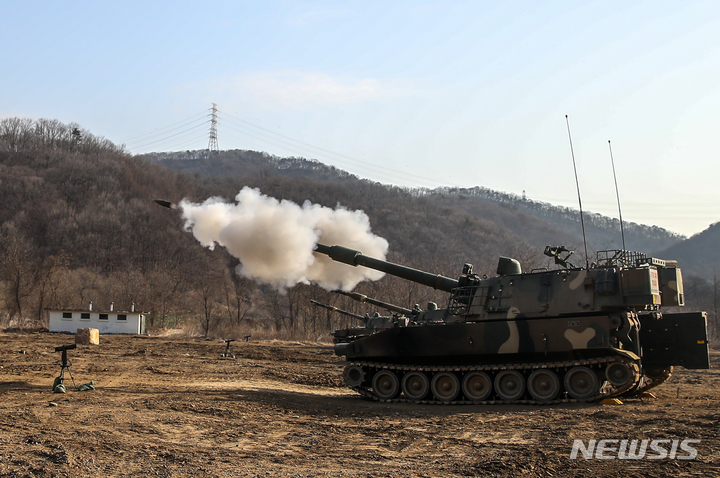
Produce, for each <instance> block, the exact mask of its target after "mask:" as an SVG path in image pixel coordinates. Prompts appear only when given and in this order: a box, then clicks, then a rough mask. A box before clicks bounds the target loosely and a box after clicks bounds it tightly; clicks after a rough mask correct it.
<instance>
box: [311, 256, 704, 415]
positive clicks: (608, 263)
mask: <svg viewBox="0 0 720 478" xmlns="http://www.w3.org/2000/svg"><path fill="white" fill-rule="evenodd" d="M316 252H317V253H321V254H325V255H327V256H329V257H330V258H331V259H333V260H335V261H338V262H343V263H345V264H348V265H351V266H364V267H369V268H372V269H376V270H380V271H383V272H385V273H387V274H391V275H395V276H398V277H401V278H404V279H407V280H410V281H414V282H417V283H420V284H423V285H426V286H429V287H434V288H435V289H438V290H442V291H445V292H448V293H449V294H450V295H449V299H448V306H447V307H446V308H438V307H437V306H436V305H435V304H434V303H430V304H428V307H427V309H425V310H420V309H419V308H418V307H416V308H414V309H412V310H410V309H404V308H401V307H397V306H392V307H393V308H395V309H392V308H390V310H391V311H392V312H393V317H394V318H393V320H392V326H388V327H383V328H374V329H373V330H369V329H368V328H367V327H361V328H356V327H352V328H349V329H343V330H339V331H335V333H334V336H335V342H336V343H335V347H334V348H335V353H336V354H337V355H339V356H345V357H346V358H347V360H348V364H347V366H346V367H345V370H344V372H343V377H344V380H345V383H346V384H347V385H348V387H350V388H351V389H353V390H356V391H357V392H359V393H360V394H362V395H364V396H366V397H368V398H372V399H375V400H382V401H413V402H422V403H496V402H501V403H558V402H562V401H598V400H601V399H603V398H610V397H617V396H623V395H633V394H638V393H641V392H645V391H647V390H648V389H650V388H652V387H654V386H657V385H659V384H660V383H662V382H664V381H665V380H667V379H668V378H669V376H670V374H671V372H672V368H673V366H683V367H685V368H689V369H707V368H709V351H708V344H707V316H706V314H705V313H704V312H692V313H662V312H661V307H675V306H682V305H684V294H683V286H682V275H681V272H680V269H679V268H678V267H677V263H676V262H674V261H664V260H660V259H655V258H651V257H646V256H645V255H644V254H639V253H635V252H629V251H603V252H600V253H599V254H598V260H597V262H596V263H594V264H592V265H589V266H588V267H584V268H583V267H575V266H573V265H572V264H571V263H570V262H569V261H568V258H569V255H570V254H571V251H568V250H566V249H565V248H564V247H548V248H546V250H545V254H546V255H548V256H550V257H553V258H555V263H556V264H558V265H560V266H561V267H560V268H559V269H556V270H547V269H543V270H539V271H532V272H529V273H523V272H522V270H521V267H520V264H519V262H518V261H516V260H514V259H510V258H506V257H501V258H500V260H499V264H498V268H497V276H496V277H491V278H486V277H483V278H481V277H479V276H478V275H477V274H474V273H473V270H472V265H470V264H466V265H465V266H464V268H463V271H462V274H461V275H460V277H459V278H458V279H452V278H449V277H444V276H441V275H437V274H432V273H428V272H423V271H419V270H417V269H412V268H409V267H405V266H402V265H398V264H393V263H390V262H386V261H382V260H378V259H374V258H371V257H367V256H364V255H362V253H360V252H359V251H355V250H352V249H348V248H345V247H342V246H326V245H323V244H318V246H317V248H316ZM349 295H351V296H352V294H349ZM363 297H364V296H360V295H359V294H356V297H354V298H355V299H357V300H361V301H367V298H365V299H364V300H363V299H362V298H363ZM376 302H379V301H376ZM383 304H384V303H383ZM376 305H380V304H377V303H376ZM385 305H389V304H385ZM386 308H387V307H386ZM358 329H362V330H358Z"/></svg>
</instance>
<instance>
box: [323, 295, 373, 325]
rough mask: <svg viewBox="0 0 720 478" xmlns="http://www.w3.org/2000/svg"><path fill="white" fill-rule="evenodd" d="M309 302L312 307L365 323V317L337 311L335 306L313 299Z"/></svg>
mask: <svg viewBox="0 0 720 478" xmlns="http://www.w3.org/2000/svg"><path fill="white" fill-rule="evenodd" d="M310 302H311V303H312V304H314V305H317V306H318V307H324V308H326V309H328V310H332V311H333V312H338V313H340V314H343V315H347V316H348V317H352V318H354V319H360V320H362V321H367V317H365V316H362V315H358V314H353V313H352V312H348V311H347V310H342V309H338V308H337V307H335V306H332V305H327V304H323V303H322V302H318V301H316V300H314V299H310Z"/></svg>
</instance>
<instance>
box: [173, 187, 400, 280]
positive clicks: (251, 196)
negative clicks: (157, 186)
mask: <svg viewBox="0 0 720 478" xmlns="http://www.w3.org/2000/svg"><path fill="white" fill-rule="evenodd" d="M235 201H236V204H232V203H226V202H224V201H223V200H222V199H220V198H210V199H207V200H206V201H205V202H203V203H202V204H195V203H191V202H189V201H187V200H182V201H181V202H180V204H179V206H180V208H181V209H182V213H183V218H184V219H185V228H186V229H188V230H191V231H192V233H193V235H194V236H195V238H196V239H197V240H198V241H200V243H201V244H202V245H204V246H206V247H209V248H210V249H212V248H214V247H215V245H216V244H219V245H221V246H223V247H225V248H227V250H228V252H230V254H232V255H233V256H235V257H237V258H238V259H239V260H240V265H239V266H238V273H239V274H241V275H243V276H245V277H248V278H251V279H254V280H256V281H258V282H262V283H266V284H271V285H273V286H274V287H276V288H278V289H281V290H282V289H284V288H286V287H292V286H293V285H295V284H298V283H309V282H313V283H316V284H318V285H319V286H321V287H323V288H325V289H328V290H332V289H338V288H339V289H343V290H352V289H353V288H354V287H355V286H356V285H357V284H358V283H359V282H361V281H363V280H378V279H380V278H381V277H382V276H383V275H384V274H383V273H382V272H378V271H375V270H372V269H367V268H365V267H362V266H361V267H352V266H349V265H347V264H342V263H339V262H335V261H333V260H331V259H330V258H329V257H327V256H325V255H322V254H313V249H314V248H315V245H316V244H317V243H318V242H319V243H321V244H325V245H329V246H331V245H335V244H339V245H343V246H345V247H349V248H351V249H358V250H360V251H362V253H363V254H365V255H367V256H370V257H376V258H379V259H383V260H384V259H385V255H386V253H387V249H388V242H387V241H386V240H385V239H383V238H382V237H380V236H376V235H375V234H373V233H372V232H371V231H370V220H369V219H368V217H367V215H366V214H365V213H364V212H362V211H350V210H348V209H344V208H341V207H338V208H336V209H330V208H328V207H325V206H320V205H318V204H311V203H310V202H309V201H306V202H305V203H304V204H303V205H302V206H299V205H297V204H295V203H293V202H291V201H285V200H283V201H278V200H277V199H275V198H272V197H269V196H265V195H264V194H261V193H260V191H259V190H257V189H251V188H248V187H245V188H243V189H242V191H240V192H239V193H238V195H237V196H236V197H235Z"/></svg>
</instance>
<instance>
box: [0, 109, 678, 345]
mask: <svg viewBox="0 0 720 478" xmlns="http://www.w3.org/2000/svg"><path fill="white" fill-rule="evenodd" d="M244 186H250V187H254V188H259V189H260V191H261V192H262V193H264V194H266V195H269V196H273V197H275V198H277V199H287V200H291V201H294V202H296V203H298V204H302V203H303V202H304V201H311V202H312V203H316V204H320V205H323V206H327V207H331V208H334V207H336V206H338V205H341V206H343V207H346V208H349V209H351V210H363V211H364V212H365V213H366V214H367V215H368V216H369V218H370V224H371V226H372V230H373V232H374V233H375V234H378V235H380V236H382V237H384V238H386V239H387V240H388V242H389V243H390V251H389V255H388V260H390V261H393V262H398V263H402V264H407V265H409V266H412V267H416V268H419V269H423V270H427V271H430V272H435V273H441V274H444V275H447V276H450V277H456V276H458V275H459V273H460V271H461V269H462V266H463V264H464V263H466V262H470V263H473V264H474V265H475V270H476V272H479V273H480V274H483V273H485V274H488V275H492V274H494V273H495V267H496V265H497V260H498V257H499V256H501V255H502V256H510V257H514V258H516V259H518V260H519V261H520V262H521V264H522V266H523V268H524V269H526V270H529V269H532V268H536V267H542V266H549V265H550V259H549V258H547V257H544V256H543V255H542V249H543V248H544V246H545V245H548V244H555V245H559V244H564V245H566V246H569V247H572V248H576V249H577V250H578V254H579V255H578V256H577V257H578V259H577V261H578V262H579V263H582V262H584V259H583V258H582V254H581V251H582V239H581V236H580V228H579V222H578V220H577V219H572V216H573V211H571V210H567V209H563V208H554V207H552V206H550V205H546V204H539V203H533V202H531V201H526V200H523V199H522V198H517V197H514V196H512V195H508V194H504V193H497V192H493V191H489V190H486V189H482V188H475V189H472V190H462V191H460V190H458V191H455V190H432V191H429V190H411V189H405V188H398V187H392V186H385V185H381V184H378V183H373V182H370V181H367V180H361V179H358V178H356V177H354V176H352V175H350V174H348V173H346V172H344V171H341V170H338V169H336V168H333V167H329V166H325V165H323V164H321V163H318V162H316V161H311V160H306V159H303V158H277V157H273V156H269V155H267V154H265V153H257V152H249V151H227V152H220V153H212V154H211V153H208V152H204V151H196V152H190V151H189V152H185V153H158V154H155V155H147V156H143V157H133V156H131V155H129V154H127V153H126V152H124V151H123V150H122V149H121V148H118V147H117V146H116V145H114V144H113V143H112V142H110V141H108V140H106V139H104V138H100V137H97V136H94V135H93V134H92V133H90V132H88V131H86V130H83V129H82V128H80V127H79V126H78V125H74V124H70V125H65V124H62V123H60V122H58V121H54V120H37V121H31V120H26V119H18V118H11V119H6V120H2V121H0V188H1V189H2V191H3V201H1V202H0V259H1V260H2V264H1V267H0V281H1V282H0V285H1V286H2V287H1V288H0V322H2V323H3V324H5V325H7V324H9V323H11V321H12V323H13V324H22V323H34V322H36V321H38V320H42V318H43V317H44V315H45V314H44V309H45V308H46V307H50V306H52V307H87V305H88V304H89V303H90V302H91V301H92V302H93V304H94V308H95V309H107V308H109V305H110V303H111V302H114V303H115V308H116V309H129V308H130V307H131V304H133V303H135V304H136V307H138V308H139V309H140V310H143V311H146V312H147V313H148V317H149V326H150V327H175V326H177V325H182V324H185V325H186V326H189V327H193V326H194V327H196V328H197V330H198V331H199V332H200V333H204V334H210V335H213V334H214V335H218V336H227V335H228V334H229V333H230V331H235V332H237V333H238V334H239V333H241V332H239V331H240V330H241V329H249V328H253V327H254V328H256V329H257V330H265V331H266V332H267V333H270V329H271V330H272V333H274V334H276V335H283V334H285V335H284V336H286V337H312V338H316V337H320V336H323V337H326V338H327V333H328V331H329V330H331V329H333V328H335V327H337V326H338V325H339V324H340V323H347V320H348V319H345V318H343V317H341V316H337V315H333V314H331V313H329V312H327V311H324V310H321V311H318V310H317V309H315V308H313V307H312V306H311V305H310V303H309V299H310V298H315V299H317V300H319V301H321V302H324V303H327V304H332V305H337V306H338V307H341V308H344V309H346V310H350V311H352V312H356V313H359V314H365V313H366V312H372V311H373V310H369V309H368V308H367V307H366V306H364V305H362V304H357V303H354V302H349V301H348V300H347V299H345V298H343V297H340V296H338V295H337V294H332V293H329V292H326V291H323V290H321V289H319V288H317V287H315V286H312V285H302V284H301V285H298V286H295V287H293V288H291V289H289V290H287V291H286V292H285V293H281V292H278V291H277V290H274V289H272V288H270V287H267V286H261V285H258V284H255V283H252V282H251V281H249V280H247V279H243V278H240V277H239V276H238V275H237V274H236V273H235V272H234V269H235V267H236V266H237V264H238V261H237V260H236V259H235V258H233V257H231V256H230V255H229V254H228V253H227V252H226V251H225V250H224V249H223V248H221V247H218V248H215V249H214V250H213V251H210V250H209V249H206V248H204V247H202V246H201V245H200V244H199V243H198V242H197V241H196V240H195V239H194V238H193V236H192V235H191V234H190V233H188V232H186V231H184V230H183V223H182V221H181V219H180V217H179V216H178V214H177V211H169V210H167V209H164V208H161V207H159V206H157V205H156V204H154V203H153V201H152V200H153V199H155V198H162V199H167V200H170V201H173V202H177V201H180V200H181V199H183V198H188V199H190V200H192V201H195V202H201V201H203V200H205V199H206V198H208V197H211V196H218V197H221V198H224V199H225V200H228V201H231V200H232V199H233V198H234V197H235V195H236V194H237V193H238V191H240V189H241V188H243V187H244ZM589 222H590V227H588V232H589V234H588V237H589V239H590V246H591V249H602V248H607V247H608V246H610V247H617V246H618V244H617V243H616V242H613V241H614V240H610V239H609V237H613V236H617V235H618V233H617V231H613V228H616V227H618V225H617V223H616V221H613V220H612V219H608V218H603V217H601V216H592V217H591V218H590V219H589ZM586 226H587V222H586ZM626 236H627V237H629V240H628V243H629V245H633V244H637V245H638V246H645V247H644V248H643V249H644V250H657V249H663V248H666V247H668V246H669V245H671V244H673V243H675V242H678V241H680V240H681V238H680V237H679V236H677V235H674V234H672V233H670V232H668V231H665V230H662V229H659V228H649V227H647V226H641V225H628V226H626ZM638 248H640V247H638ZM358 290H359V291H360V292H362V293H365V294H367V295H369V296H375V297H377V298H379V299H382V300H384V301H387V302H392V303H396V304H398V305H401V306H403V307H412V306H413V305H414V304H416V303H417V304H423V305H424V303H425V302H427V301H428V300H435V301H437V302H439V303H440V304H441V306H444V305H445V301H446V300H447V297H446V294H442V293H441V294H437V293H434V292H433V291H428V290H427V288H425V287H422V286H419V285H416V284H412V283H408V282H406V281H400V280H397V279H395V278H392V277H386V278H384V279H382V280H381V281H378V282H366V283H362V284H360V286H358ZM235 332H233V333H235Z"/></svg>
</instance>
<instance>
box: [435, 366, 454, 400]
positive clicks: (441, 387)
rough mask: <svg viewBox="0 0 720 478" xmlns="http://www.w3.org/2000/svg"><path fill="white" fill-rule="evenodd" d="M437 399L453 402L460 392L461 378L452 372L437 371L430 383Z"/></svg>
mask: <svg viewBox="0 0 720 478" xmlns="http://www.w3.org/2000/svg"><path fill="white" fill-rule="evenodd" d="M430 389H431V390H432V393H433V395H435V399H436V400H439V401H441V402H452V401H453V400H455V397H457V396H458V394H459V393H460V380H458V378H457V377H456V376H455V374H454V373H452V372H440V373H436V374H435V376H434V377H433V379H432V383H431V384H430Z"/></svg>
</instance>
